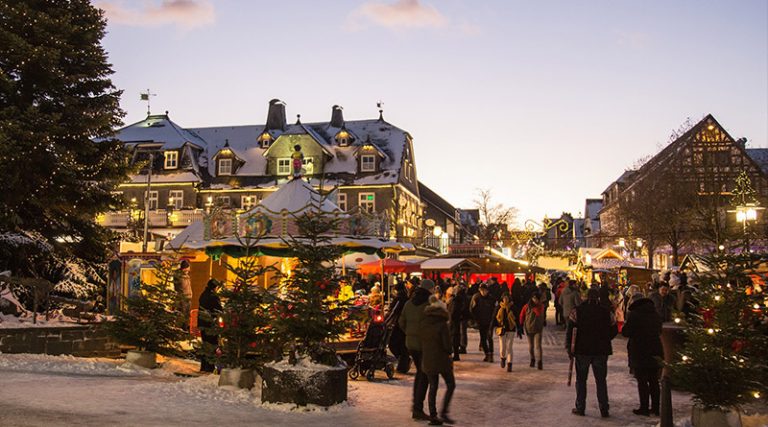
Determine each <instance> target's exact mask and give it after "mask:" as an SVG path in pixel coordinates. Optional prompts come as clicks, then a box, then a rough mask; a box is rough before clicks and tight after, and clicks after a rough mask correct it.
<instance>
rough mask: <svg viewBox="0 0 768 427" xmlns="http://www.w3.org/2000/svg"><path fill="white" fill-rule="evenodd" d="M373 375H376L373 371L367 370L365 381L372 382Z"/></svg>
mask: <svg viewBox="0 0 768 427" xmlns="http://www.w3.org/2000/svg"><path fill="white" fill-rule="evenodd" d="M374 375H376V371H375V370H374V369H369V370H368V372H366V373H365V379H366V380H368V381H373V376H374Z"/></svg>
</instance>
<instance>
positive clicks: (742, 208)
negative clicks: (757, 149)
mask: <svg viewBox="0 0 768 427" xmlns="http://www.w3.org/2000/svg"><path fill="white" fill-rule="evenodd" d="M731 193H732V194H733V200H732V201H731V206H734V207H735V210H731V211H729V212H735V213H736V222H740V223H741V231H742V233H743V234H744V251H746V252H749V251H750V245H749V223H750V222H756V221H757V211H759V210H763V209H765V208H764V207H762V206H760V202H759V201H758V200H757V192H756V191H755V189H754V188H753V187H752V181H751V180H750V179H749V175H747V173H746V172H745V171H742V172H741V173H740V174H739V176H738V177H736V188H734V189H733V191H732V192H731Z"/></svg>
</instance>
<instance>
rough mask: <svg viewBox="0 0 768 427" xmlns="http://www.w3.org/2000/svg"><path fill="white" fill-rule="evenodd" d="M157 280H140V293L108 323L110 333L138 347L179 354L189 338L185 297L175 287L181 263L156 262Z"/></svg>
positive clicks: (122, 341) (169, 260) (128, 300)
mask: <svg viewBox="0 0 768 427" xmlns="http://www.w3.org/2000/svg"><path fill="white" fill-rule="evenodd" d="M154 268H155V275H156V278H157V280H156V281H155V283H146V282H142V283H141V293H140V294H139V295H135V296H131V297H129V298H128V299H127V300H126V306H125V309H124V310H121V311H120V312H118V313H117V315H116V316H115V321H114V322H110V323H108V328H109V331H110V334H111V335H112V336H113V337H114V338H115V339H116V340H117V341H118V342H120V343H122V344H126V345H132V346H136V347H138V349H139V350H143V351H151V352H155V353H159V354H165V355H179V354H182V353H183V351H182V349H181V346H180V342H181V341H183V340H186V339H188V338H189V335H188V332H187V330H186V329H185V328H184V325H185V323H186V320H187V319H186V316H188V314H187V313H183V312H182V310H181V307H182V306H183V298H184V297H183V296H182V295H180V294H179V293H178V292H176V291H175V290H174V287H173V280H174V277H175V275H176V271H177V268H178V263H177V262H176V261H175V260H172V259H167V260H163V261H160V262H156V263H154Z"/></svg>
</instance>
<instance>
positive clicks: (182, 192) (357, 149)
mask: <svg viewBox="0 0 768 427" xmlns="http://www.w3.org/2000/svg"><path fill="white" fill-rule="evenodd" d="M116 138H117V139H119V140H120V141H122V142H123V143H124V144H125V146H126V147H127V149H128V150H129V151H130V153H131V156H132V161H133V162H134V163H135V164H137V165H141V166H140V170H139V173H138V174H136V175H133V176H131V177H130V178H131V180H130V182H127V183H124V184H122V185H121V186H120V187H119V191H121V192H122V195H123V197H124V199H125V201H126V202H128V203H129V204H130V205H131V208H132V210H131V211H132V212H134V213H139V212H142V211H143V210H144V207H145V205H146V207H147V208H148V211H149V215H148V216H147V218H148V219H149V226H150V230H151V231H152V232H153V234H154V235H156V236H164V237H173V236H174V235H176V234H177V233H178V232H179V231H180V230H181V229H182V228H183V227H186V226H187V225H189V224H190V223H191V222H193V221H195V220H198V219H200V218H202V216H203V212H204V211H205V209H206V208H210V207H212V206H223V207H225V208H230V209H233V210H247V209H249V208H251V207H253V206H255V205H256V204H257V203H258V202H259V201H260V200H262V199H263V198H264V197H265V196H267V195H268V194H270V193H271V192H273V191H275V190H276V189H277V188H278V187H279V186H280V185H281V184H283V183H285V182H287V180H288V179H289V176H290V174H291V170H292V169H291V154H292V153H293V151H294V150H295V147H298V148H300V150H301V152H302V154H303V163H304V171H305V174H304V176H305V179H307V180H308V182H309V183H310V184H312V185H313V186H314V187H316V188H321V189H322V190H323V191H330V190H332V189H336V190H337V192H336V197H337V199H336V202H337V205H338V206H339V207H340V208H341V209H342V210H352V209H360V210H365V211H369V212H375V213H378V214H379V215H385V216H386V217H387V218H388V219H389V220H390V223H391V226H390V227H391V234H392V236H396V237H397V238H402V239H404V240H408V239H412V240H416V239H419V238H421V237H422V231H423V225H422V223H423V219H424V218H423V217H424V204H423V203H422V200H421V197H420V194H419V185H418V179H417V175H416V159H415V156H414V150H413V140H412V137H411V135H410V134H409V133H408V132H407V131H405V130H403V129H400V128H398V127H397V126H394V125H392V124H390V123H388V122H387V121H385V120H384V118H383V114H382V112H381V111H379V117H378V118H376V119H369V120H346V119H345V118H344V115H343V110H342V108H341V107H339V106H333V108H332V109H331V111H330V120H329V121H323V122H313V123H302V122H301V120H300V117H298V118H297V120H296V122H295V123H293V124H289V123H288V122H287V120H286V112H285V103H283V102H281V101H279V100H276V99H273V100H272V101H270V103H269V111H268V114H267V118H266V122H265V124H258V125H244V126H218V127H206V128H184V127H181V126H179V125H178V124H176V123H174V122H173V121H172V120H171V119H170V117H169V115H168V114H167V112H166V114H163V115H149V116H147V118H146V119H144V120H142V121H140V122H137V123H134V124H131V125H129V126H126V127H124V128H122V129H120V130H118V131H117V134H116ZM131 211H129V212H111V213H109V214H107V215H104V216H102V217H101V218H100V221H101V222H102V224H103V225H105V226H109V227H112V228H116V229H125V228H126V227H128V223H129V218H130V216H131Z"/></svg>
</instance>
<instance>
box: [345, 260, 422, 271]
mask: <svg viewBox="0 0 768 427" xmlns="http://www.w3.org/2000/svg"><path fill="white" fill-rule="evenodd" d="M382 264H383V265H382ZM382 268H383V269H384V273H414V272H416V271H419V270H420V268H419V264H416V263H410V262H404V261H398V260H396V259H391V258H386V259H382V260H379V261H371V262H366V263H364V264H359V265H358V266H357V271H358V273H360V274H381V270H382Z"/></svg>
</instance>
